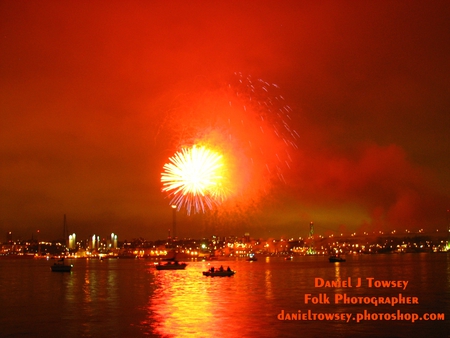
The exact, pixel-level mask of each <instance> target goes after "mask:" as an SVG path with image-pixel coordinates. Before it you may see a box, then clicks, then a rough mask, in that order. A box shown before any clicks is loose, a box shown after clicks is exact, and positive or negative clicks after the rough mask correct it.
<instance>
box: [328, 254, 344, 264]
mask: <svg viewBox="0 0 450 338" xmlns="http://www.w3.org/2000/svg"><path fill="white" fill-rule="evenodd" d="M328 260H329V261H330V263H337V262H345V259H344V258H342V257H341V256H338V255H332V256H330V257H329V258H328Z"/></svg>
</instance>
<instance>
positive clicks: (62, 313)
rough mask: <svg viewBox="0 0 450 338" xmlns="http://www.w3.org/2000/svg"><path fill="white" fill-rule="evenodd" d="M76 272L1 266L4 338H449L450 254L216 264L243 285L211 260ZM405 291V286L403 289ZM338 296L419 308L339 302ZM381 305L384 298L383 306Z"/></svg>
mask: <svg viewBox="0 0 450 338" xmlns="http://www.w3.org/2000/svg"><path fill="white" fill-rule="evenodd" d="M69 261H70V262H71V263H72V264H74V268H73V270H72V272H71V273H52V272H51V271H50V268H49V267H50V265H51V264H53V261H52V260H45V259H31V260H12V259H11V260H9V259H4V260H0V289H1V293H0V304H1V313H2V315H1V316H0V327H1V329H0V330H1V336H2V337H44V336H45V337H52V336H54V337H228V336H236V337H281V336H283V337H298V336H302V337H323V336H327V337H423V336H432V337H446V338H448V337H449V332H450V327H449V322H448V318H450V317H449V316H450V257H449V255H448V254H401V255H398V254H391V255H358V256H349V257H347V261H346V262H345V263H336V264H332V263H329V262H328V260H327V259H326V257H323V256H303V257H297V256H296V257H294V259H293V260H292V261H286V260H284V259H282V258H273V257H260V258H259V260H258V261H257V262H247V261H244V260H239V261H234V260H228V261H219V262H218V261H213V262H210V263H211V265H214V266H216V267H218V266H220V265H223V266H224V267H225V268H226V267H227V266H230V267H231V268H232V269H233V270H236V271H237V273H236V275H235V276H233V277H225V278H217V277H216V278H209V277H204V276H202V274H201V271H204V270H206V269H207V268H208V267H209V265H208V262H202V261H198V262H188V263H189V265H188V267H187V268H186V270H182V271H157V270H156V269H154V267H153V266H152V265H153V263H154V262H153V261H151V260H146V259H108V260H103V261H101V260H98V259H77V260H69ZM316 278H322V279H324V280H337V279H338V278H340V279H341V280H348V278H351V279H352V280H354V281H357V279H358V278H361V279H362V280H363V281H366V278H374V280H384V281H398V280H400V281H408V284H407V286H406V287H405V288H403V287H402V288H397V287H385V288H383V287H374V285H372V287H369V286H368V284H367V283H363V284H362V285H361V287H359V288H356V287H354V286H355V285H353V287H351V288H350V287H340V288H336V287H333V288H324V287H316V286H315V285H314V282H315V279H316ZM402 286H403V285H402ZM305 294H311V296H312V297H314V296H318V295H319V294H326V295H327V296H329V298H330V303H331V304H305ZM336 294H339V295H343V294H346V295H347V296H348V297H353V298H354V299H358V297H360V299H361V298H364V297H369V296H370V297H378V298H379V297H381V298H384V299H386V298H389V299H394V298H396V297H397V298H398V296H399V294H402V296H403V297H416V298H417V299H418V304H401V305H398V304H397V305H395V306H393V305H392V304H378V305H377V306H375V305H374V304H370V303H369V304H364V303H355V304H343V303H342V302H341V303H339V304H334V296H335V295H336ZM378 298H377V299H378ZM308 310H310V311H311V312H314V313H337V314H352V317H355V316H356V315H357V314H358V313H363V312H364V310H367V311H369V312H371V313H372V312H373V313H380V314H385V313H394V312H396V311H397V310H400V311H401V312H402V313H416V314H419V315H421V316H422V315H423V314H424V313H436V314H438V313H443V314H444V315H445V320H443V321H442V320H437V321H425V320H418V321H416V322H414V323H412V322H411V321H406V320H404V321H392V320H390V321H387V320H380V319H377V320H370V321H361V322H359V323H357V322H356V320H353V319H352V320H350V321H349V322H348V323H347V322H346V321H341V320H315V321H314V320H280V319H279V317H280V316H279V315H280V313H282V311H284V313H299V311H301V312H302V313H307V311H308Z"/></svg>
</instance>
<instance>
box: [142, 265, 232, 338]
mask: <svg viewBox="0 0 450 338" xmlns="http://www.w3.org/2000/svg"><path fill="white" fill-rule="evenodd" d="M193 265H194V264H189V266H188V268H186V270H173V271H157V270H154V271H153V272H152V273H153V274H154V277H155V284H156V290H155V293H154V294H153V295H152V296H151V297H150V299H149V303H148V307H147V312H148V318H147V319H146V320H145V321H144V322H143V323H142V324H143V325H145V326H147V325H149V326H150V327H151V328H152V333H153V334H158V335H159V336H162V337H188V336H189V337H192V336H193V335H195V334H198V333H201V336H202V337H205V338H207V337H213V336H217V335H218V334H221V333H223V330H224V329H225V326H226V323H225V322H224V320H223V319H222V318H223V317H224V316H223V315H221V314H223V312H224V311H229V310H230V308H229V305H230V302H229V299H228V300H227V299H221V298H217V297H215V296H213V295H217V291H218V290H220V288H224V287H225V288H226V285H227V284H228V286H230V282H232V277H230V278H228V277H225V278H219V277H215V278H210V277H205V276H203V275H202V273H201V272H202V271H205V270H207V269H208V267H207V265H206V264H202V263H199V264H197V265H195V266H193ZM228 290H229V288H228ZM226 294H228V292H226ZM231 304H232V303H231Z"/></svg>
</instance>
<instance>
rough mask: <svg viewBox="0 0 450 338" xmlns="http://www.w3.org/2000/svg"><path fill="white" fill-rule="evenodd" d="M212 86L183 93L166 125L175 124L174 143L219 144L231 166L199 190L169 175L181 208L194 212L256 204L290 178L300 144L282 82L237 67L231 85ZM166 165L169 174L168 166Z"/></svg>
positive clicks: (166, 186) (173, 195) (172, 129)
mask: <svg viewBox="0 0 450 338" xmlns="http://www.w3.org/2000/svg"><path fill="white" fill-rule="evenodd" d="M212 88H214V86H212V85H211V84H206V86H205V87H203V86H200V87H196V88H193V90H192V92H191V93H189V94H185V95H183V96H180V99H179V100H178V101H177V102H176V103H175V104H174V109H172V110H171V111H169V112H168V114H167V115H166V117H165V124H164V126H163V127H162V128H161V129H165V128H167V129H166V130H168V131H169V130H170V133H168V135H171V136H172V137H173V139H172V140H171V142H170V143H172V144H174V145H175V146H177V148H178V147H179V145H180V144H190V145H206V146H207V149H215V150H217V151H216V153H217V154H220V155H221V156H222V157H221V159H222V161H224V163H226V165H223V166H222V167H221V168H222V169H225V168H226V172H227V175H226V176H227V178H226V179H222V180H221V181H220V182H221V183H220V184H215V185H213V186H212V187H214V189H213V188H208V189H207V190H203V189H201V191H197V192H195V193H194V190H193V189H191V188H188V189H183V188H182V186H185V185H184V183H183V184H181V183H180V182H178V183H177V184H178V185H172V184H170V185H169V183H168V182H169V180H168V179H167V176H164V177H166V178H165V179H167V181H163V183H164V188H163V190H164V191H165V192H169V193H170V196H171V198H172V201H177V202H178V203H176V205H177V206H178V207H179V208H180V206H181V205H183V206H186V208H187V209H188V213H190V212H191V211H192V210H193V211H194V212H197V211H204V210H205V209H206V207H208V208H211V207H214V206H219V205H220V206H221V208H222V209H224V208H228V212H230V210H238V209H239V210H245V209H246V206H249V208H250V207H252V208H253V206H254V205H256V204H257V202H258V200H261V198H263V197H264V196H268V194H269V193H270V191H271V189H272V187H273V185H274V184H276V182H284V183H286V179H285V175H284V173H285V171H286V170H289V168H290V167H291V163H292V156H291V153H292V152H293V151H295V150H296V149H297V144H296V143H297V140H298V134H297V133H296V131H295V130H294V129H293V128H292V127H291V115H292V114H293V111H292V109H291V108H290V107H289V105H288V104H287V103H286V102H285V100H284V97H283V96H282V95H281V94H280V88H278V86H277V85H275V84H271V83H268V82H266V81H263V80H261V79H253V78H252V77H251V76H244V75H243V74H241V73H235V74H234V76H233V77H232V79H231V80H230V81H228V82H227V83H226V84H225V85H223V86H219V87H215V89H212ZM197 149H200V147H197ZM186 155H187V154H185V153H183V152H181V155H180V158H178V159H177V160H176V161H178V162H174V161H172V160H171V163H172V165H173V166H174V167H176V166H178V164H176V163H182V161H181V160H180V159H181V158H185V157H186ZM176 158H177V155H175V156H174V158H173V159H176ZM164 169H165V173H166V174H164V175H168V174H167V169H168V168H167V167H165V168H164ZM172 169H174V168H172ZM169 187H171V188H169ZM219 187H220V188H219ZM224 187H226V189H225V188H224ZM221 189H222V190H221ZM202 192H204V193H203V194H202ZM172 201H171V203H173V202H172ZM237 205H239V208H237V207H236V206H237Z"/></svg>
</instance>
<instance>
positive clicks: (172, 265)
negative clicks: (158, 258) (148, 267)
mask: <svg viewBox="0 0 450 338" xmlns="http://www.w3.org/2000/svg"><path fill="white" fill-rule="evenodd" d="M165 261H166V263H161V262H160V263H157V264H156V265H155V267H156V270H184V269H186V266H187V264H186V263H180V262H179V261H177V260H176V258H175V256H174V257H172V258H168V259H165Z"/></svg>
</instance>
